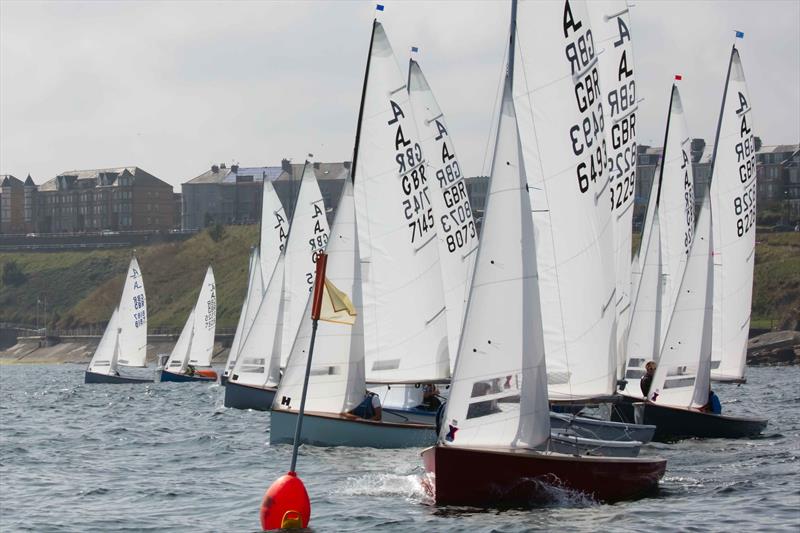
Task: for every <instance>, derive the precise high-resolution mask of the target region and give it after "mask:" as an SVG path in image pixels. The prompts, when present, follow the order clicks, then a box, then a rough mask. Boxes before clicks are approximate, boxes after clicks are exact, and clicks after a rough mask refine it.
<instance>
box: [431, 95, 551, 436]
mask: <svg viewBox="0 0 800 533" xmlns="http://www.w3.org/2000/svg"><path fill="white" fill-rule="evenodd" d="M499 120H500V122H499V125H498V128H497V143H496V145H495V152H494V161H493V163H492V175H491V181H490V182H489V191H488V193H487V196H486V212H485V216H484V221H483V230H482V231H483V235H482V238H481V243H480V247H479V248H478V254H477V260H476V263H475V275H474V278H473V280H472V288H471V291H470V295H469V302H468V303H467V311H466V317H465V320H464V330H463V334H462V338H461V344H460V346H459V352H458V358H457V359H456V366H455V370H454V372H453V379H452V382H451V387H450V399H449V400H448V402H447V408H446V413H445V418H444V420H445V423H444V424H442V430H441V434H440V436H439V440H440V442H441V443H442V444H444V445H467V446H498V447H511V448H533V447H536V446H539V445H541V444H543V443H545V442H546V441H547V440H548V438H549V437H550V418H549V404H548V398H547V371H546V368H545V352H544V350H545V348H544V341H543V334H542V329H541V324H542V312H541V308H540V304H539V293H538V292H539V291H538V288H537V275H536V251H535V249H534V248H535V245H534V228H533V221H532V219H531V216H530V211H531V205H530V199H529V196H528V191H527V187H528V184H527V180H526V175H525V165H524V162H523V158H522V157H521V153H520V152H521V148H520V143H519V133H518V130H517V121H516V117H515V112H514V102H513V100H512V97H511V83H510V81H508V82H507V83H506V87H505V89H504V92H503V103H502V109H501V114H500V119H499Z"/></svg>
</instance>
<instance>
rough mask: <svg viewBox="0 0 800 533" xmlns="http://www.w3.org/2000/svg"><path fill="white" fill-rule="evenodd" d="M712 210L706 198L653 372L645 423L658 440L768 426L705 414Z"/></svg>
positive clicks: (758, 420) (762, 422) (757, 421)
mask: <svg viewBox="0 0 800 533" xmlns="http://www.w3.org/2000/svg"><path fill="white" fill-rule="evenodd" d="M711 219H712V213H711V204H710V201H709V198H708V197H706V198H705V200H704V202H703V207H702V208H701V210H700V216H699V218H698V222H697V227H696V229H695V233H694V239H693V242H692V244H691V247H690V252H689V255H688V259H687V260H686V267H685V270H684V274H683V279H682V281H681V284H680V286H679V291H678V295H677V298H676V302H675V306H674V311H673V313H672V317H671V320H670V322H669V327H668V329H667V332H666V336H665V340H664V345H663V348H662V350H661V357H660V358H659V364H658V368H657V369H656V372H655V375H654V376H653V382H652V384H651V386H650V392H649V394H648V397H647V402H646V403H645V404H644V405H643V410H644V421H645V422H647V423H651V424H655V425H656V426H657V428H658V429H657V430H656V436H655V438H656V439H658V440H662V441H669V440H674V439H677V438H681V437H729V438H730V437H745V436H750V435H756V434H758V433H760V432H761V431H762V430H763V429H764V428H765V427H766V425H767V421H766V420H765V419H761V418H743V417H732V416H727V415H722V414H713V413H710V412H704V408H707V406H708V404H709V403H710V399H709V391H710V377H711V368H710V367H711V337H712V309H713V263H714V261H713V253H712V251H713V248H712V240H713V239H712V237H711V226H712V221H711Z"/></svg>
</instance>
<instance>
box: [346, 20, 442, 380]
mask: <svg viewBox="0 0 800 533" xmlns="http://www.w3.org/2000/svg"><path fill="white" fill-rule="evenodd" d="M368 61H369V63H368V65H369V68H368V77H367V79H366V80H365V93H364V95H363V101H362V105H363V111H362V113H361V122H360V124H359V132H360V133H359V136H358V140H357V146H356V153H357V154H358V155H357V160H356V161H354V167H355V175H354V176H355V178H354V180H355V182H354V196H355V203H356V220H357V221H358V224H357V227H358V240H359V250H360V255H361V279H362V286H363V299H364V313H363V321H364V344H365V360H366V374H367V381H370V382H382V383H416V382H422V381H443V380H446V379H448V378H449V376H450V363H449V351H448V341H447V320H446V315H445V302H444V293H443V289H442V280H441V270H440V267H439V252H438V249H437V246H438V245H437V239H436V228H435V221H434V216H433V205H432V202H431V196H432V195H433V191H432V190H431V188H430V186H429V181H430V180H432V179H434V176H431V175H429V171H428V168H427V167H426V165H425V162H424V160H423V155H422V146H421V145H420V142H419V136H418V134H417V128H416V124H415V123H414V119H413V117H412V116H411V114H412V112H413V111H412V108H411V104H410V102H409V96H408V91H407V90H406V84H405V79H404V77H403V75H402V73H401V71H400V67H399V66H398V64H397V60H396V58H395V56H394V53H393V52H392V47H391V45H390V44H389V40H388V39H387V37H386V33H385V31H384V29H383V25H381V23H379V22H377V21H376V22H374V24H373V32H372V41H371V45H370V57H369V59H368Z"/></svg>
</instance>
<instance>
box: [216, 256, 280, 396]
mask: <svg viewBox="0 0 800 533" xmlns="http://www.w3.org/2000/svg"><path fill="white" fill-rule="evenodd" d="M284 266H285V265H284V256H283V255H281V256H280V257H279V258H278V264H277V265H276V266H275V271H274V272H273V274H272V279H271V280H270V281H269V285H267V291H266V293H265V294H264V297H263V298H262V299H261V303H260V305H259V306H258V310H257V311H256V316H255V318H254V319H253V325H252V326H251V327H250V331H249V332H248V333H247V336H246V337H245V338H244V341H243V342H242V347H241V349H240V350H239V356H238V357H237V358H236V365H235V366H234V367H233V371H232V372H231V377H230V380H231V381H233V382H235V383H240V384H242V385H252V386H256V387H275V386H277V384H278V381H280V378H281V374H280V372H281V341H282V333H283V302H284V298H283V291H284V276H283V273H284V270H285V268H284Z"/></svg>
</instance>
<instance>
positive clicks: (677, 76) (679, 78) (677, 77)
mask: <svg viewBox="0 0 800 533" xmlns="http://www.w3.org/2000/svg"><path fill="white" fill-rule="evenodd" d="M675 79H676V80H677V81H681V80H682V79H683V76H681V75H680V74H675Z"/></svg>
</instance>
